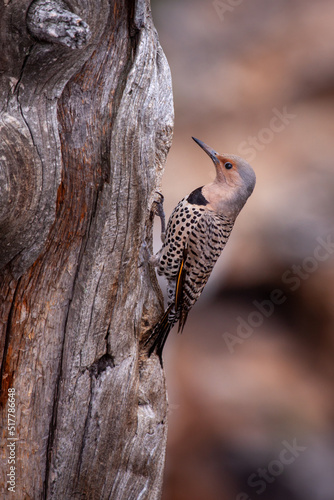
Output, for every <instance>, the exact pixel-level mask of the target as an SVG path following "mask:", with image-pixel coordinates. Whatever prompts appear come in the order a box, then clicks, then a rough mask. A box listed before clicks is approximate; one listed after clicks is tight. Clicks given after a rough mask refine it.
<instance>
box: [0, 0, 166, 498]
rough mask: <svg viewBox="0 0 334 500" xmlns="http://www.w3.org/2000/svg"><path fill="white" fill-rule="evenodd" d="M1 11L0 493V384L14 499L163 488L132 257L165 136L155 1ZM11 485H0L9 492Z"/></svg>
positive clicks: (144, 311)
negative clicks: (12, 425)
mask: <svg viewBox="0 0 334 500" xmlns="http://www.w3.org/2000/svg"><path fill="white" fill-rule="evenodd" d="M30 4H31V1H29V0H16V1H15V0H12V1H6V0H4V2H2V4H1V6H0V19H1V30H0V37H1V48H0V99H1V101H0V103H1V104H0V105H1V110H0V111H1V114H0V120H1V121H0V150H1V151H0V162H1V163H0V165H1V170H0V267H1V269H2V271H1V277H0V279H1V282H0V283H1V290H0V314H1V316H0V332H1V337H0V339H1V344H0V353H1V354H0V356H1V359H2V365H1V379H2V388H1V419H2V425H1V428H2V447H1V453H2V464H3V466H2V467H1V482H2V488H1V489H2V490H3V491H4V492H5V493H6V491H7V479H8V477H7V473H8V472H9V465H8V464H7V458H8V449H7V447H6V444H7V443H8V441H7V438H8V428H7V411H8V405H7V398H8V388H14V389H15V398H16V408H15V409H16V413H15V416H16V437H17V438H18V441H17V442H16V450H15V451H16V456H15V466H16V492H17V493H16V494H17V495H18V498H33V499H38V498H55V499H58V498H64V499H72V498H87V499H88V498H89V499H95V498H96V499H104V498H108V499H109V498H112V499H116V498H117V499H122V498H124V499H135V498H141V499H144V498H149V499H154V498H159V497H160V493H161V484H162V472H163V464H164V453H165V442H166V432H167V426H166V412H167V403H166V391H165V384H164V376H163V372H162V370H161V367H160V363H159V360H158V359H157V358H156V356H152V357H151V358H150V359H147V357H146V355H145V352H144V351H143V350H142V349H141V347H140V339H141V338H142V336H143V334H145V332H146V331H147V330H148V329H149V327H150V326H151V325H152V324H153V323H154V321H155V320H156V319H157V317H158V315H159V314H160V313H161V309H162V303H161V302H162V300H161V295H160V293H159V288H158V286H157V282H156V278H155V275H154V273H153V272H152V270H150V269H149V268H148V266H145V265H144V266H141V267H139V266H138V264H139V255H140V249H141V246H142V242H143V241H144V240H146V241H147V243H148V245H149V246H150V245H151V239H152V234H151V231H152V221H153V211H154V210H153V207H154V199H155V197H156V190H157V189H158V187H159V183H160V178H161V174H162V168H163V165H164V162H165V159H166V155H167V152H168V149H169V146H170V142H171V135H172V127H173V106H172V90H171V82H170V74H169V68H168V64H167V62H166V59H165V56H164V54H163V52H162V50H161V47H160V45H159V42H158V38H157V34H156V32H155V29H154V26H153V23H152V19H151V14H150V6H149V0H137V1H135V0H132V1H130V0H128V1H127V2H123V1H120V0H98V1H96V0H94V1H92V0H81V1H80V2H76V1H74V0H69V1H67V2H66V4H65V3H63V2H62V1H59V2H58V1H57V2H53V1H51V2H50V1H49V2H46V1H45V0H44V1H43V0H38V1H37V2H34V3H33V4H32V5H30ZM7 493H8V491H7Z"/></svg>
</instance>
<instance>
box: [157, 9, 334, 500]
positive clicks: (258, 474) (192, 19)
mask: <svg viewBox="0 0 334 500" xmlns="http://www.w3.org/2000/svg"><path fill="white" fill-rule="evenodd" d="M152 9H153V18H154V22H155V25H156V28H157V30H158V33H159V37H160V41H161V44H162V47H163V49H164V51H165V53H166V55H167V58H168V61H169V64H170V67H171V71H172V77H173V86H174V99H175V114H176V118H175V134H174V140H173V146H172V149H171V152H170V154H169V157H168V161H167V166H166V171H165V175H164V179H163V193H164V195H165V211H166V215H167V216H169V215H170V213H171V211H172V209H173V208H174V206H175V205H176V204H177V203H178V201H179V200H180V199H181V198H182V197H183V196H185V195H186V194H187V193H189V192H191V191H192V190H193V189H195V188H196V187H198V186H202V185H203V184H206V183H208V182H211V181H212V179H213V178H214V167H213V164H212V163H211V161H210V160H209V158H208V157H207V156H206V155H205V153H204V152H203V151H202V150H201V149H200V148H199V147H198V146H197V145H196V144H195V143H194V142H193V141H192V140H191V136H195V137H198V138H199V139H201V140H203V141H204V142H206V143H207V144H209V145H210V146H211V147H213V148H214V149H216V150H218V151H219V152H221V153H223V152H224V153H235V154H239V155H240V156H243V157H244V158H245V159H247V160H248V161H249V162H250V163H251V164H252V166H253V167H254V170H255V171H256V174H257V185H256V188H255V191H254V193H253V195H252V197H251V198H250V199H249V201H248V202H247V204H246V206H245V208H244V210H243V211H242V213H241V214H240V216H239V218H238V220H237V222H236V225H235V228H234V231H233V232H232V236H231V238H230V241H229V243H228V245H227V247H226V249H225V250H224V252H223V255H222V257H221V258H220V260H219V262H218V263H217V265H216V267H215V270H214V273H213V274H212V276H211V278H210V281H209V283H208V285H207V287H206V289H205V292H204V293H203V295H202V297H201V299H200V300H199V302H198V303H197V304H196V306H195V307H194V308H193V310H192V311H191V313H190V315H189V319H188V322H187V325H186V327H185V329H184V333H183V335H182V336H181V335H177V334H176V331H175V330H174V331H173V332H172V334H171V335H170V338H169V339H168V342H167V345H166V347H165V352H164V358H165V368H166V378H167V386H168V394H169V408H170V409H169V435H168V447H167V459H166V472H165V481H164V494H163V500H188V499H189V500H190V499H191V500H216V499H219V500H225V499H227V500H254V499H259V500H333V499H334V419H333V416H334V362H333V360H334V265H333V263H334V244H333V243H334V224H333V212H334V168H333V167H334V166H333V158H334V2H332V1H331V0H327V1H326V0H318V1H317V2H314V1H312V0H275V1H268V0H252V1H251V2H250V1H249V0H221V1H204V0H191V1H190V0H179V1H176V0H174V1H173V0H169V1H167V0H165V1H162V0H161V1H158V0H153V1H152ZM158 226H159V224H158V222H157V228H158ZM158 248H159V235H158V231H157V233H156V238H155V249H156V250H158Z"/></svg>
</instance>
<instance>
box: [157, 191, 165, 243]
mask: <svg viewBox="0 0 334 500" xmlns="http://www.w3.org/2000/svg"><path fill="white" fill-rule="evenodd" d="M156 193H157V194H158V195H159V197H160V199H159V200H155V202H154V203H155V214H156V215H157V216H158V217H159V218H160V221H161V241H162V243H163V242H164V241H165V235H166V217H165V211H164V199H165V198H164V195H163V194H162V193H160V192H159V191H156Z"/></svg>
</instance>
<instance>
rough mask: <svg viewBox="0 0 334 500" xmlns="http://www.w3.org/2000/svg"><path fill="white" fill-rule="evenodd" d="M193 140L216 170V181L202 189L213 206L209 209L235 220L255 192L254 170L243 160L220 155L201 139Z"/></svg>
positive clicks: (237, 157) (230, 155) (233, 156)
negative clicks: (207, 156) (208, 157)
mask: <svg viewBox="0 0 334 500" xmlns="http://www.w3.org/2000/svg"><path fill="white" fill-rule="evenodd" d="M193 139H194V141H195V142H196V143H197V144H198V145H199V146H200V147H201V148H202V149H203V150H204V151H205V152H206V153H207V154H208V155H209V156H210V158H211V160H212V161H213V163H214V165H215V168H216V178H215V180H214V181H213V182H212V183H211V184H207V185H206V186H203V189H202V192H203V195H204V197H205V198H206V199H207V200H208V202H209V204H210V205H211V207H208V208H212V210H214V211H216V212H218V213H222V214H224V215H226V216H229V217H234V218H235V217H236V216H237V215H238V213H239V212H240V210H241V209H242V207H243V206H244V204H245V203H246V201H247V199H248V198H249V196H250V195H251V194H252V192H253V190H254V186H255V181H256V177H255V173H254V170H253V169H252V167H251V166H250V165H249V164H248V163H247V162H246V161H245V160H244V159H243V158H240V157H239V156H236V155H232V154H219V153H217V152H216V151H215V150H214V149H212V148H210V146H207V145H206V144H205V143H204V142H202V141H200V140H199V139H195V137H193Z"/></svg>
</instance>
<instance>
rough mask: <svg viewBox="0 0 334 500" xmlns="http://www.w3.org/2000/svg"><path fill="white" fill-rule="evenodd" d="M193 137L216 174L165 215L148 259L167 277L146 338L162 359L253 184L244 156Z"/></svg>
mask: <svg viewBox="0 0 334 500" xmlns="http://www.w3.org/2000/svg"><path fill="white" fill-rule="evenodd" d="M193 139H194V141H195V142H197V144H198V145H199V146H200V147H201V148H202V149H204V151H205V152H206V153H207V154H208V155H209V156H210V158H211V159H212V161H213V163H214V165H215V168H216V178H215V180H214V181H213V182H212V183H210V184H207V185H205V186H202V187H199V188H197V189H195V191H193V192H192V193H190V194H189V195H188V196H186V197H185V198H183V200H181V201H180V203H179V204H178V205H177V206H176V208H175V209H174V211H173V213H172V215H171V216H170V218H169V221H168V224H167V230H166V235H165V238H164V242H163V246H162V248H161V250H160V251H159V252H158V253H157V254H156V255H155V256H154V257H152V258H151V262H152V263H153V264H154V265H155V266H157V270H158V274H159V275H163V276H165V277H166V278H167V280H168V286H167V295H168V307H167V309H166V311H165V312H164V314H163V316H162V318H161V319H160V321H159V322H158V323H157V325H156V326H155V327H154V328H153V330H152V331H151V333H150V336H149V337H148V340H147V341H146V344H147V345H149V355H151V354H152V352H153V351H155V352H156V353H157V354H158V356H159V358H160V361H161V356H162V350H163V347H164V345H165V342H166V339H167V336H168V334H169V332H170V330H171V328H172V327H173V325H174V324H175V323H176V322H177V321H178V322H179V325H178V329H179V331H182V330H183V328H184V325H185V322H186V319H187V316H188V313H189V311H190V309H191V308H192V306H193V305H194V303H195V302H196V300H197V299H198V298H199V296H200V295H201V293H202V291H203V289H204V287H205V285H206V282H207V281H208V279H209V276H210V274H211V271H212V269H213V267H214V265H215V263H216V261H217V259H218V257H219V255H220V254H221V252H222V250H223V248H224V246H225V245H226V242H227V240H228V238H229V235H230V233H231V231H232V228H233V224H234V221H235V219H236V217H237V215H238V214H239V212H240V210H241V209H242V207H243V206H244V204H245V203H246V201H247V199H248V197H249V196H250V195H251V194H252V192H253V189H254V186H255V173H254V171H253V169H252V167H251V166H250V165H249V164H248V163H247V162H246V161H245V160H243V159H242V158H239V157H238V156H235V155H227V154H219V153H217V152H216V151H214V150H213V149H212V148H210V147H209V146H207V145H206V144H204V142H202V141H200V140H198V139H195V138H194V137H193Z"/></svg>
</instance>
